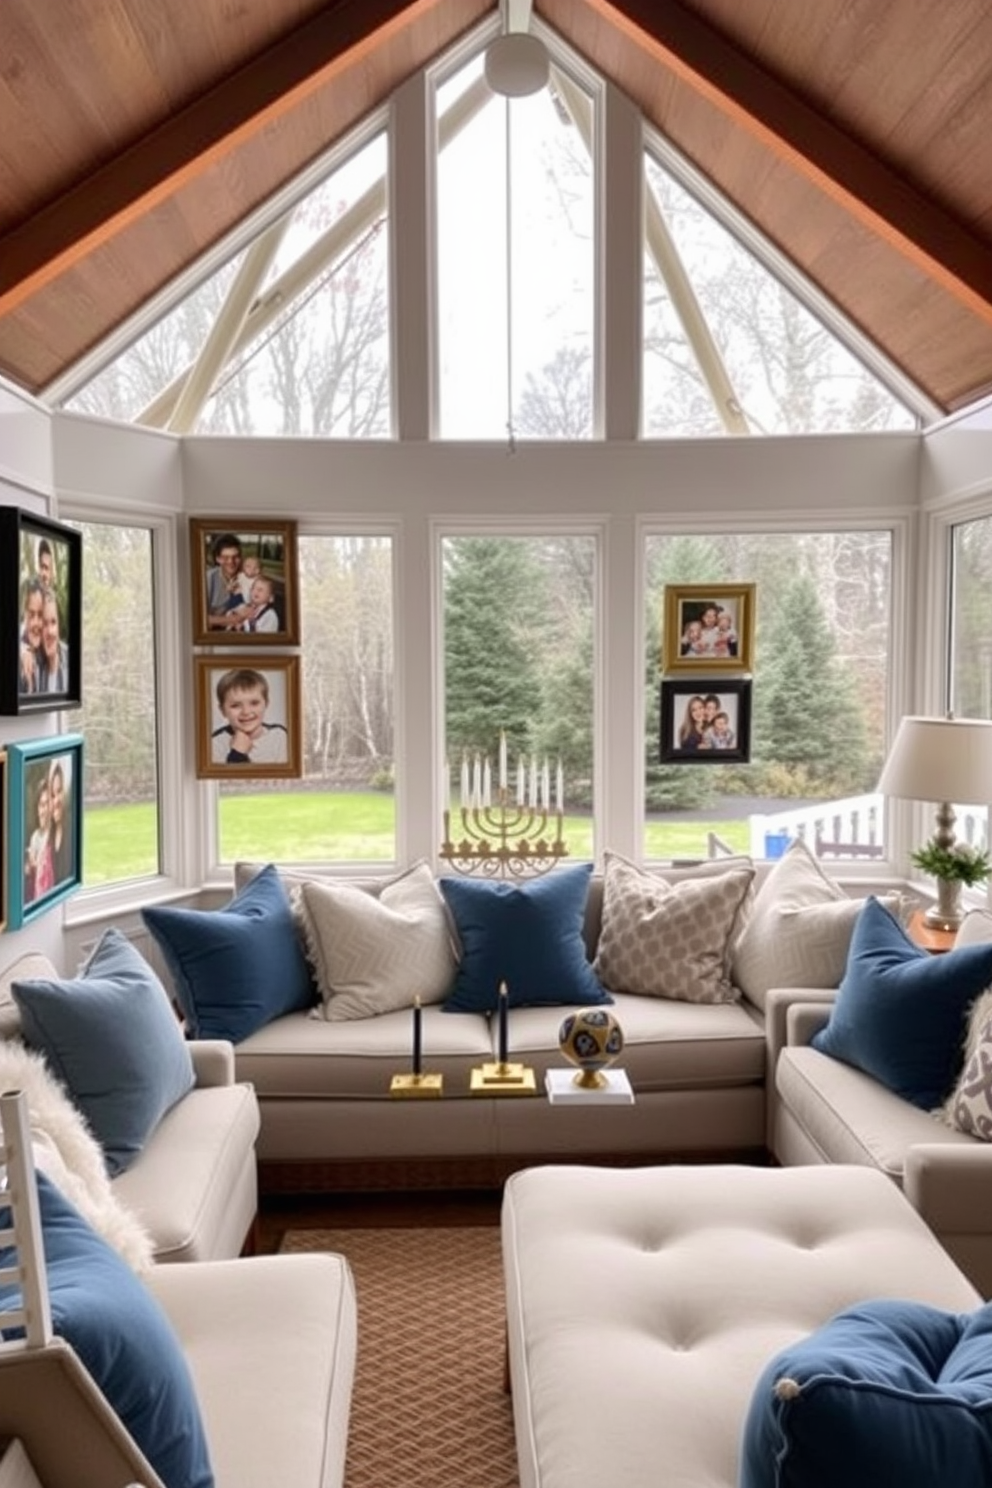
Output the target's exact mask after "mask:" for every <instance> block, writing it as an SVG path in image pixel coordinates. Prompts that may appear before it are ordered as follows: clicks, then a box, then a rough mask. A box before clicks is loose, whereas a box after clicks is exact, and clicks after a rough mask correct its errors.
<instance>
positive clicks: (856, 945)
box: [812, 898, 992, 1110]
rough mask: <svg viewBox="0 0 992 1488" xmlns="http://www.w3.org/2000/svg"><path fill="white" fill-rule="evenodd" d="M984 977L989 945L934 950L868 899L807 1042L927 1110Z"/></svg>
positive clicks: (949, 1079)
mask: <svg viewBox="0 0 992 1488" xmlns="http://www.w3.org/2000/svg"><path fill="white" fill-rule="evenodd" d="M990 979H992V945H975V946H962V947H960V948H958V949H955V950H951V951H948V952H947V953H946V954H945V955H942V956H932V955H930V954H929V953H928V952H926V951H923V950H921V949H920V948H919V947H918V946H916V945H914V943H913V942H912V941H911V940H910V938H909V936H908V935H907V934H906V932H905V930H904V929H903V928H902V926H901V925H900V924H899V922H898V920H897V919H896V918H895V917H894V915H892V914H891V913H890V912H889V910H887V909H886V908H885V906H884V905H882V904H880V903H879V902H878V900H877V899H875V898H869V899H867V900H866V901H865V904H864V907H863V909H862V910H861V913H860V914H859V916H858V922H857V924H856V925H855V927H854V935H853V936H852V939H851V950H850V954H849V956H848V962H847V970H846V971H845V973H844V976H843V979H842V981H841V984H840V988H839V990H838V993H837V1000H836V1002H835V1003H834V1004H833V1006H832V1008H831V1011H830V1018H829V1021H828V1023H827V1025H826V1027H825V1028H822V1029H821V1030H820V1032H819V1033H817V1034H816V1035H815V1036H814V1038H813V1041H812V1044H813V1048H814V1049H818V1050H819V1051H820V1053H821V1054H828V1055H830V1057H831V1058H833V1059H840V1060H842V1061H843V1062H844V1063H845V1064H851V1065H854V1067H855V1068H856V1069H860V1070H864V1072H865V1073H866V1074H869V1075H872V1076H873V1077H874V1078H875V1079H876V1080H879V1081H880V1082H881V1083H882V1084H883V1085H885V1086H887V1087H888V1088H889V1089H890V1090H892V1091H894V1092H895V1094H896V1095H900V1096H902V1097H903V1098H904V1099H905V1100H909V1101H912V1102H913V1104H914V1105H917V1106H920V1107H922V1108H923V1109H924V1110H932V1109H933V1108H934V1107H935V1106H938V1105H939V1104H940V1103H941V1101H942V1100H944V1099H945V1097H946V1096H947V1094H948V1092H949V1091H950V1088H951V1086H952V1084H953V1083H954V1079H955V1077H956V1075H957V1073H958V1070H959V1069H960V1066H961V1044H962V1039H963V1037H964V1030H965V1020H966V1015H967V1009H968V1006H969V1004H970V1003H971V1002H972V1000H973V999H974V998H975V997H976V996H977V995H978V993H979V992H981V990H982V989H983V988H984V987H985V986H987V985H988V983H989V980H990Z"/></svg>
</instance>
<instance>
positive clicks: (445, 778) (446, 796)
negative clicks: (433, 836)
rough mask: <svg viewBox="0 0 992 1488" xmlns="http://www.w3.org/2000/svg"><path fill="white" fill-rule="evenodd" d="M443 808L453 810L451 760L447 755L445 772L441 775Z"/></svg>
mask: <svg viewBox="0 0 992 1488" xmlns="http://www.w3.org/2000/svg"><path fill="white" fill-rule="evenodd" d="M441 810H442V811H448V812H450V811H451V761H450V760H449V759H448V758H447V757H445V761H444V772H443V774H442V775H441Z"/></svg>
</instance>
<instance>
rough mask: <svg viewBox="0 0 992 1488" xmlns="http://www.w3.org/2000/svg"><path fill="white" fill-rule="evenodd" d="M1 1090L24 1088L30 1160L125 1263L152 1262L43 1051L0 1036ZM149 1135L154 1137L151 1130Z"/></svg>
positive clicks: (144, 1238) (141, 1266)
mask: <svg viewBox="0 0 992 1488" xmlns="http://www.w3.org/2000/svg"><path fill="white" fill-rule="evenodd" d="M2 1090H20V1091H22V1092H23V1094H24V1098H25V1100H26V1101H27V1106H28V1122H29V1124H30V1129H31V1149H32V1152H33V1154H34V1162H35V1166H36V1167H37V1168H39V1169H40V1170H41V1171H42V1172H43V1173H47V1175H48V1177H49V1178H50V1179H51V1180H52V1182H53V1183H54V1184H55V1185H56V1187H57V1188H59V1189H61V1191H62V1192H63V1193H64V1194H65V1196H66V1198H67V1199H68V1200H69V1202H70V1203H71V1204H74V1205H75V1206H76V1208H77V1209H78V1210H79V1212H80V1214H81V1215H82V1216H83V1218H84V1219H85V1220H86V1222H87V1223H88V1224H91V1225H92V1226H93V1228H94V1229H95V1230H96V1232H97V1234H98V1235H102V1236H103V1238H104V1240H106V1241H107V1244H108V1245H112V1246H113V1247H114V1249H115V1250H116V1251H117V1253H118V1254H119V1255H121V1256H123V1258H124V1260H126V1261H127V1263H128V1265H129V1266H131V1267H132V1268H133V1269H134V1270H135V1271H145V1270H147V1269H148V1267H149V1266H150V1265H151V1263H152V1242H151V1239H150V1238H149V1236H148V1234H147V1233H146V1231H145V1229H144V1227H143V1226H142V1224H141V1223H140V1221H139V1220H138V1218H137V1216H136V1214H134V1213H133V1212H132V1211H131V1209H130V1208H129V1207H128V1206H127V1205H126V1204H125V1203H123V1202H121V1195H120V1194H119V1191H118V1186H117V1183H116V1182H115V1183H113V1184H112V1183H111V1180H110V1175H109V1174H108V1172H107V1167H106V1163H105V1162H104V1158H103V1151H102V1149H101V1147H100V1144H99V1143H98V1142H97V1141H96V1139H95V1138H94V1137H93V1135H92V1133H91V1132H90V1129H89V1127H88V1126H87V1125H86V1122H85V1121H84V1120H83V1117H82V1114H81V1112H80V1111H79V1110H78V1108H77V1107H76V1106H74V1105H73V1103H72V1101H71V1100H70V1099H69V1096H68V1094H67V1093H66V1090H65V1087H64V1086H63V1085H61V1084H60V1083H59V1081H58V1080H56V1078H55V1076H54V1075H53V1074H52V1073H51V1071H50V1069H49V1067H48V1065H47V1063H46V1062H45V1058H44V1055H42V1054H37V1053H35V1051H34V1050H33V1049H28V1048H26V1047H25V1045H24V1044H22V1043H21V1041H20V1039H0V1091H2ZM190 1094H192V1092H190ZM188 1098H189V1097H187V1099H188ZM181 1104H182V1102H180V1105H181ZM164 1119H165V1120H168V1116H166V1117H165V1118H164ZM150 1140H151V1141H153V1142H154V1140H155V1138H154V1134H153V1135H152V1137H151V1139H150ZM146 1150H147V1149H146ZM139 1166H140V1164H139ZM125 1176H126V1175H122V1177H125Z"/></svg>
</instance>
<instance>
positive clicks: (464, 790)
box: [458, 750, 472, 811]
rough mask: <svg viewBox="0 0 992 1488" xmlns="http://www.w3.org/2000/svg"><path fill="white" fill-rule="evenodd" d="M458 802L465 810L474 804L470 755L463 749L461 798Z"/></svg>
mask: <svg viewBox="0 0 992 1488" xmlns="http://www.w3.org/2000/svg"><path fill="white" fill-rule="evenodd" d="M458 804H459V806H460V807H461V808H462V810H463V811H468V809H469V807H470V806H471V804H472V802H471V800H470V798H469V783H468V755H467V754H466V753H465V752H464V750H463V751H462V780H461V798H460V800H459V802H458Z"/></svg>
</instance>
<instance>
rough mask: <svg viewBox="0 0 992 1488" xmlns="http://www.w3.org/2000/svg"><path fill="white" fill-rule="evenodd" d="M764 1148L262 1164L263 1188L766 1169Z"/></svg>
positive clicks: (409, 1188)
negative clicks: (536, 1170) (731, 1165)
mask: <svg viewBox="0 0 992 1488" xmlns="http://www.w3.org/2000/svg"><path fill="white" fill-rule="evenodd" d="M772 1161H773V1159H772V1158H771V1157H770V1155H769V1153H768V1152H767V1150H766V1149H765V1148H763V1147H748V1148H734V1149H727V1150H719V1149H707V1150H706V1151H704V1152H699V1151H686V1152H673V1151H671V1150H668V1151H665V1152H659V1153H645V1152H635V1153H631V1152H597V1153H595V1154H589V1153H576V1154H575V1155H574V1156H569V1157H562V1155H561V1153H553V1154H546V1153H539V1152H535V1153H532V1154H529V1155H526V1156H524V1155H520V1154H515V1155H513V1156H506V1157H494V1156H479V1157H423V1158H410V1157H404V1158H363V1159H361V1160H350V1161H343V1160H334V1161H326V1162H313V1161H311V1162H290V1161H285V1162H281V1161H280V1162H277V1161H271V1160H270V1161H260V1162H259V1165H258V1188H259V1194H260V1195H261V1196H262V1197H265V1196H268V1195H278V1194H328V1193H376V1192H379V1193H381V1192H384V1191H385V1192H391V1193H403V1192H420V1191H425V1190H430V1189H435V1190H452V1191H453V1190H459V1191H467V1190H472V1189H479V1190H485V1189H489V1190H493V1189H500V1188H502V1186H503V1184H504V1183H505V1182H506V1180H507V1178H509V1176H510V1174H511V1173H515V1172H517V1171H518V1170H519V1169H521V1168H533V1167H538V1166H543V1165H544V1164H546V1163H556V1164H558V1165H561V1164H563V1163H564V1164H568V1165H574V1164H589V1163H593V1164H595V1165H596V1166H597V1167H607V1168H632V1167H657V1166H663V1165H666V1164H671V1163H693V1164H700V1163H706V1164H710V1163H725V1162H735V1163H748V1164H751V1165H753V1166H758V1167H767V1166H768V1165H769V1164H770V1163H772Z"/></svg>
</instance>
